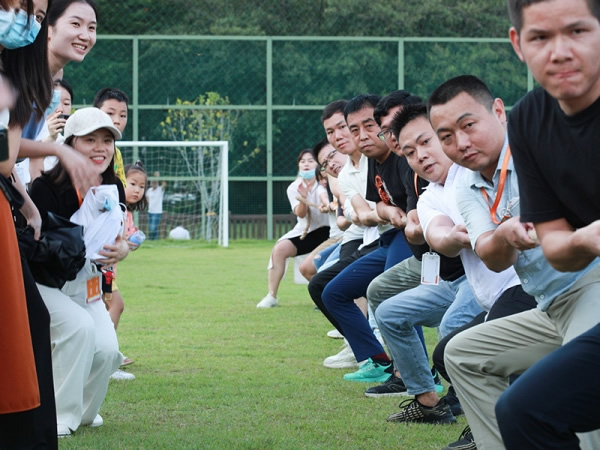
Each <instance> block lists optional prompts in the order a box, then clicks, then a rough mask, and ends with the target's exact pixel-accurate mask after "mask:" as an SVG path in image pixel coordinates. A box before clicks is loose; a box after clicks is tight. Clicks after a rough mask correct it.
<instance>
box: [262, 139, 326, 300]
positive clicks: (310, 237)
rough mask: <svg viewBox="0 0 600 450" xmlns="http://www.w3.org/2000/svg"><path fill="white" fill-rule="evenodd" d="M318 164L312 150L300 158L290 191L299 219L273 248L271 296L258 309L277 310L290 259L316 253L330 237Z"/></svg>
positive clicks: (290, 199) (288, 189)
mask: <svg viewBox="0 0 600 450" xmlns="http://www.w3.org/2000/svg"><path fill="white" fill-rule="evenodd" d="M316 169H317V161H316V158H315V157H314V155H313V154H312V151H311V150H310V149H304V150H302V151H301V152H300V154H299V155H298V170H299V172H298V175H299V176H298V179H297V180H296V181H294V182H293V183H292V184H290V185H289V186H288V188H287V196H288V200H289V201H290V205H291V207H292V211H293V212H294V214H295V215H296V216H297V217H298V219H297V222H296V226H295V227H294V228H293V229H292V230H291V231H289V232H288V233H286V234H285V235H283V236H282V237H281V238H280V239H279V240H278V241H277V243H276V244H275V247H273V251H272V253H271V260H270V261H269V267H268V285H269V293H268V294H267V295H266V296H265V297H264V298H263V299H262V300H261V301H260V303H259V304H258V305H256V307H257V308H271V307H273V306H277V305H278V304H279V301H278V300H277V290H278V289H279V283H280V282H281V279H282V278H283V274H284V273H285V262H286V259H287V258H292V257H294V256H297V255H305V254H307V253H310V252H311V251H313V250H314V249H315V248H316V247H317V246H318V245H319V244H320V243H321V242H323V241H325V240H326V239H327V238H328V237H329V218H328V215H327V212H328V211H329V199H328V197H327V191H326V190H325V188H324V187H323V186H321V185H320V184H319V183H318V182H317V179H316Z"/></svg>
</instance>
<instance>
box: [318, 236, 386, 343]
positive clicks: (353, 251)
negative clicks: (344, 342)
mask: <svg viewBox="0 0 600 450" xmlns="http://www.w3.org/2000/svg"><path fill="white" fill-rule="evenodd" d="M361 243H362V241H361V240H354V241H349V242H346V243H345V244H343V245H342V248H341V250H340V259H339V261H338V262H336V263H335V264H333V265H332V266H331V267H328V268H327V269H325V270H323V271H321V272H317V273H316V275H315V276H314V277H312V279H311V280H310V283H308V293H309V294H310V297H311V298H312V300H313V302H314V303H315V305H317V307H318V308H319V310H321V312H322V313H323V314H324V315H325V317H326V318H327V320H329V322H330V323H331V325H333V326H334V327H335V328H336V329H337V330H338V331H339V332H340V333H341V334H344V333H343V332H342V329H341V328H340V326H339V325H338V323H337V321H336V320H335V318H334V317H333V316H332V315H331V314H330V313H329V311H327V308H326V307H325V305H324V304H323V299H322V298H321V295H322V294H323V290H324V289H325V286H327V283H329V282H330V281H331V280H333V279H334V278H335V277H336V276H337V275H338V274H339V273H340V272H341V271H342V270H344V269H345V268H346V267H348V266H349V265H350V264H352V263H353V262H354V261H356V260H357V259H358V258H360V257H361V256H365V255H368V254H369V253H371V252H372V251H373V250H376V249H377V247H378V241H377V240H375V242H372V243H371V244H369V245H367V246H365V247H363V248H361V249H360V250H358V247H359V246H360V244H361Z"/></svg>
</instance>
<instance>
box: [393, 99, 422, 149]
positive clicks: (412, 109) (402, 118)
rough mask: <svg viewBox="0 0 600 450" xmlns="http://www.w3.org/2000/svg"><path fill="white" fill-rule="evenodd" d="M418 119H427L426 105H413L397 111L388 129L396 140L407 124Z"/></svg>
mask: <svg viewBox="0 0 600 450" xmlns="http://www.w3.org/2000/svg"><path fill="white" fill-rule="evenodd" d="M419 117H423V118H425V119H427V105H425V103H413V104H410V105H406V106H404V107H403V108H402V109H401V110H400V111H398V112H397V113H396V115H395V116H394V119H393V120H392V123H391V124H390V129H391V130H392V133H393V134H394V137H395V138H396V140H398V136H400V132H401V131H402V129H403V128H404V127H405V126H406V125H407V124H408V123H409V122H412V121H413V120H415V119H417V118H419Z"/></svg>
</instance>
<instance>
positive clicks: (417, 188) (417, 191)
mask: <svg viewBox="0 0 600 450" xmlns="http://www.w3.org/2000/svg"><path fill="white" fill-rule="evenodd" d="M418 179H419V175H417V172H415V193H416V194H417V198H419V187H418V185H417V180H418Z"/></svg>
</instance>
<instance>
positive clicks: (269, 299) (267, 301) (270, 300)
mask: <svg viewBox="0 0 600 450" xmlns="http://www.w3.org/2000/svg"><path fill="white" fill-rule="evenodd" d="M278 305H279V300H277V299H276V298H275V297H273V295H271V293H269V294H267V295H265V298H263V299H262V300H261V301H260V302H259V303H258V305H256V307H257V308H272V307H273V306H278Z"/></svg>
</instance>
